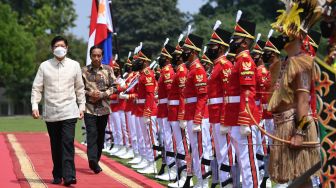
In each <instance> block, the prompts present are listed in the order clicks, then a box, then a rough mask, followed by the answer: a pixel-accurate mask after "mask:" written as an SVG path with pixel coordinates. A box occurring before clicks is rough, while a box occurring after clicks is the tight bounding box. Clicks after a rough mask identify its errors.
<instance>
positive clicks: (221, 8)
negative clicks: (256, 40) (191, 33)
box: [193, 0, 282, 40]
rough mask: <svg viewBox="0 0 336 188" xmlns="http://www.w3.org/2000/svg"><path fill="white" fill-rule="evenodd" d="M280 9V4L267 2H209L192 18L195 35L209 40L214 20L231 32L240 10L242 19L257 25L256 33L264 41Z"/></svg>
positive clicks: (214, 0) (215, 0)
mask: <svg viewBox="0 0 336 188" xmlns="http://www.w3.org/2000/svg"><path fill="white" fill-rule="evenodd" d="M280 8H282V7H281V3H279V2H276V1H275V2H274V1H269V0H209V1H208V2H207V3H206V4H205V5H203V6H202V7H201V8H200V12H199V13H198V14H196V15H194V17H193V21H194V24H195V28H196V30H195V33H196V34H199V35H200V36H202V37H204V38H205V39H209V38H210V35H211V33H212V28H213V25H214V23H215V22H216V20H221V21H222V25H221V28H223V29H226V30H228V31H231V32H233V29H234V26H235V19H236V14H237V11H238V10H242V11H243V15H242V18H245V19H248V20H250V21H254V22H255V23H257V27H256V33H261V34H262V39H263V40H266V37H267V34H268V31H269V30H270V29H271V26H270V24H271V23H272V22H274V21H275V18H276V16H277V12H276V10H278V9H280Z"/></svg>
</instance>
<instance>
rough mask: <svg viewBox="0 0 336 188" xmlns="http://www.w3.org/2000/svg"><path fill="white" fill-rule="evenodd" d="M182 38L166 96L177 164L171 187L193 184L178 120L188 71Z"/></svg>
mask: <svg viewBox="0 0 336 188" xmlns="http://www.w3.org/2000/svg"><path fill="white" fill-rule="evenodd" d="M182 39H183V35H182V34H181V35H180V37H179V39H178V44H177V45H176V47H175V51H174V53H173V60H172V66H173V67H174V68H175V72H176V73H175V75H174V77H173V82H172V86H171V91H170V93H169V96H168V122H169V124H170V125H171V127H172V130H173V134H174V138H175V142H176V150H177V151H176V152H177V153H176V158H177V161H176V164H177V166H178V173H177V175H178V177H177V181H176V182H174V183H169V184H168V187H172V188H177V187H191V186H193V181H192V179H191V176H189V179H188V178H187V173H186V171H185V170H184V169H186V168H187V165H189V166H191V160H190V161H187V160H189V159H191V158H190V157H189V158H188V157H187V156H186V155H187V154H188V141H187V136H186V130H185V129H182V128H181V127H180V126H179V124H180V122H184V114H185V103H184V94H183V89H184V87H185V82H186V80H187V73H188V69H187V67H186V65H185V64H184V63H183V60H182V46H183V44H184V41H182ZM182 124H183V123H182Z"/></svg>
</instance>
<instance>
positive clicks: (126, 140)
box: [118, 110, 130, 148]
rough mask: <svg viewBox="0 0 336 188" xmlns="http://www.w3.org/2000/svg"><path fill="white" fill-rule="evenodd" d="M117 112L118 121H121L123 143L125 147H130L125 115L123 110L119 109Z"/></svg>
mask: <svg viewBox="0 0 336 188" xmlns="http://www.w3.org/2000/svg"><path fill="white" fill-rule="evenodd" d="M118 113H119V117H120V123H121V130H122V136H123V137H122V138H123V144H124V145H125V146H126V147H127V148H129V147H130V140H129V128H128V124H126V117H125V116H126V115H125V112H124V111H122V110H119V111H118Z"/></svg>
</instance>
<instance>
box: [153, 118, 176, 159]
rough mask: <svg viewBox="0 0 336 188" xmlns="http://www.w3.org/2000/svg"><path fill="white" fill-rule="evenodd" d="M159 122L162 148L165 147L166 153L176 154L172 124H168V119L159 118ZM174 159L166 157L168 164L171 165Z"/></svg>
mask: <svg viewBox="0 0 336 188" xmlns="http://www.w3.org/2000/svg"><path fill="white" fill-rule="evenodd" d="M157 122H158V124H159V127H160V141H161V142H162V143H160V145H161V146H164V148H165V151H170V152H174V149H173V135H172V131H171V128H170V124H169V123H168V119H167V118H157ZM174 160H175V158H174V157H168V156H166V164H167V165H170V164H172V163H173V162H174Z"/></svg>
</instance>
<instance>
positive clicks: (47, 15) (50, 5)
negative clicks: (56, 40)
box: [0, 0, 77, 36]
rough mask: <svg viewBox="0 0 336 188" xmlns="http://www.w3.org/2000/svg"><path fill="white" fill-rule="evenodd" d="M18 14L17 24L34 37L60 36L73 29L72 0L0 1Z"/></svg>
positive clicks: (74, 13)
mask: <svg viewBox="0 0 336 188" xmlns="http://www.w3.org/2000/svg"><path fill="white" fill-rule="evenodd" d="M0 2H4V3H7V4H9V5H10V6H11V7H12V9H13V10H14V11H16V12H17V13H18V20H19V21H18V22H19V24H21V25H24V26H25V29H26V30H27V31H30V32H31V33H33V35H34V36H39V35H43V34H46V33H48V34H62V33H65V31H67V30H68V29H69V28H71V27H74V26H75V24H74V22H75V20H76V17H77V15H76V11H75V9H74V8H73V1H72V0H0Z"/></svg>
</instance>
